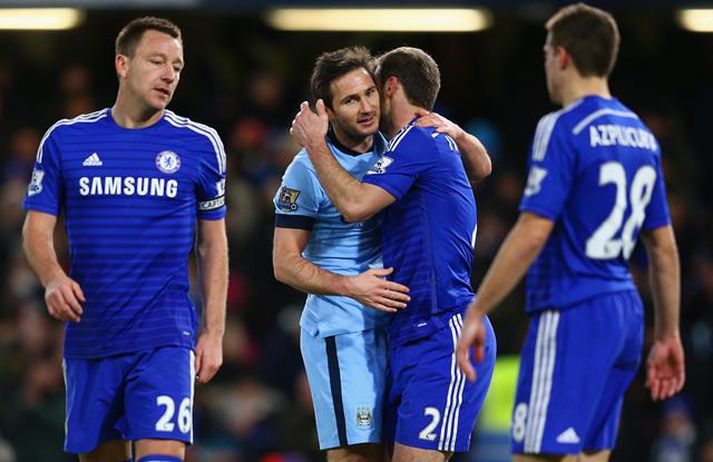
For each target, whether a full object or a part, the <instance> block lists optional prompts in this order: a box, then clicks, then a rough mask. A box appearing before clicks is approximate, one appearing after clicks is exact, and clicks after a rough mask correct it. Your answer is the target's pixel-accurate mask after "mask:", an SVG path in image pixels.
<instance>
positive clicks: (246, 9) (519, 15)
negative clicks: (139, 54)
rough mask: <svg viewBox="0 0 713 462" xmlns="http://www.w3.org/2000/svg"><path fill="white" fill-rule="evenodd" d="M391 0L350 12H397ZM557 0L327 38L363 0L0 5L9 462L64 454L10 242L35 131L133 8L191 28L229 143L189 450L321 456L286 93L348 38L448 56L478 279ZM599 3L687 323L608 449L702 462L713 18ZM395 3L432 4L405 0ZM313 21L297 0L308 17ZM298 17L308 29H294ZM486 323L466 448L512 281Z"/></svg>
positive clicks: (539, 75)
mask: <svg viewBox="0 0 713 462" xmlns="http://www.w3.org/2000/svg"><path fill="white" fill-rule="evenodd" d="M60 3H61V4H60ZM302 3H304V4H302ZM335 3H336V2H324V1H323V2H319V1H316V2H310V3H309V6H311V7H315V6H316V7H333V6H335ZM385 3H386V2H359V4H358V6H359V7H360V8H364V7H366V6H373V7H385V6H389V7H402V6H406V5H399V4H395V3H393V2H389V5H386V4H385ZM433 3H435V2H433ZM564 4H565V2H547V1H540V2H536V3H534V2H527V1H516V0H510V1H507V2H506V1H499V2H497V1H490V2H488V1H483V2H478V3H477V4H476V3H475V2H470V3H465V4H464V3H460V4H453V6H454V7H459V8H466V9H467V11H466V12H463V11H459V12H456V19H458V21H460V20H461V19H464V18H465V20H470V22H466V23H465V25H463V26H460V27H461V30H460V31H447V32H446V31H428V32H425V31H423V29H424V28H425V27H431V28H442V27H445V26H449V25H453V24H455V23H456V19H453V18H451V19H445V20H444V22H443V23H440V22H439V20H438V19H437V14H438V11H435V12H429V13H428V16H427V17H428V18H429V19H428V20H423V19H420V20H418V19H417V21H416V25H415V26H408V27H407V26H403V29H406V30H401V31H393V30H382V31H365V30H364V29H365V28H369V27H375V26H377V25H378V23H379V22H380V21H379V20H378V19H377V18H381V19H383V18H387V19H388V20H386V21H381V22H383V23H385V27H386V28H387V29H389V28H391V29H393V28H396V27H400V26H399V25H400V24H401V22H400V19H403V18H404V17H406V16H407V15H406V13H404V12H398V11H397V12H385V11H380V12H377V15H376V16H375V17H368V18H367V20H366V25H357V26H354V25H352V26H349V25H348V24H347V25H342V26H340V27H343V28H349V27H351V28H353V29H357V30H351V31H318V30H315V27H318V26H319V25H320V24H322V25H324V24H325V23H328V24H332V23H334V24H336V21H337V20H341V19H356V18H357V13H356V12H354V11H352V12H339V13H338V14H337V17H336V19H330V20H328V21H325V20H321V21H320V22H318V24H317V25H309V24H307V25H304V24H303V25H300V24H299V23H291V22H289V21H287V22H285V19H284V11H282V12H280V11H277V10H276V9H277V7H285V6H289V7H291V8H295V7H301V6H308V5H307V3H306V2H295V1H280V2H278V1H269V0H243V1H239V0H235V1H230V0H203V1H201V0H121V1H119V0H95V1H91V0H86V1H81V0H75V1H64V2H53V1H50V0H46V1H30V0H28V1H24V2H16V3H15V4H14V5H13V4H11V3H8V2H0V28H2V30H0V274H2V275H4V277H3V278H2V279H1V280H0V284H2V287H0V291H1V293H2V294H3V296H2V297H1V298H0V462H11V461H48V462H53V461H65V460H76V459H75V458H74V457H70V456H67V455H64V454H63V453H62V451H61V447H62V438H63V431H64V387H63V382H62V374H61V368H60V363H61V342H62V331H63V328H62V325H61V324H60V323H58V322H55V321H54V320H52V319H51V318H50V317H49V316H48V315H47V313H46V310H45V307H44V303H43V290H42V288H41V287H40V286H39V285H38V282H37V281H36V279H35V278H34V276H33V274H32V273H31V271H30V269H29V268H28V265H27V263H26V262H25V259H24V256H23V254H22V251H21V242H20V241H21V237H20V233H21V226H22V220H23V218H24V212H23V211H22V210H21V208H20V204H21V201H22V198H23V194H24V191H25V188H26V185H27V183H28V180H29V176H30V172H31V170H32V165H33V161H34V157H35V152H36V150H37V147H38V143H39V141H40V139H41V137H42V135H43V133H44V131H45V130H46V129H47V128H48V127H49V126H50V125H52V124H53V123H54V122H55V121H56V120H57V119H59V118H64V117H74V116H76V115H78V114H81V113H86V112H90V111H94V110H97V109H101V108H104V107H108V106H111V105H112V104H113V102H114V98H115V92H116V88H117V82H116V77H115V75H114V69H113V57H114V52H113V49H114V48H113V41H114V38H115V36H116V34H117V32H118V31H119V29H120V28H121V27H122V26H123V25H124V24H125V23H126V22H128V21H129V20H131V19H133V18H134V17H137V16H143V15H147V14H152V15H159V16H164V17H167V18H169V19H171V20H173V21H175V22H176V23H177V24H178V25H179V26H180V27H181V28H182V29H183V34H184V47H185V58H186V64H187V65H186V68H185V71H184V74H183V76H182V79H181V84H180V86H179V88H178V90H177V93H176V96H175V98H174V100H173V102H172V104H171V109H173V110H174V111H175V112H177V113H178V114H181V115H184V116H188V117H190V118H192V119H193V120H197V121H200V122H203V123H206V124H209V125H211V126H213V127H215V128H216V129H217V130H218V131H219V133H220V134H221V136H222V138H223V141H224V143H225V147H226V151H227V154H228V176H229V178H228V190H227V195H228V207H229V214H228V218H227V226H228V235H229V239H230V247H231V256H230V257H231V258H230V266H231V275H230V288H229V296H228V321H227V330H226V338H225V363H224V366H223V368H222V369H221V371H220V372H219V373H218V375H217V376H216V378H215V379H214V380H213V382H212V383H210V384H208V385H205V386H201V387H199V388H198V390H197V394H196V403H195V433H196V435H197V439H196V444H195V445H193V446H192V447H191V448H190V450H189V460H190V461H201V462H219V461H220V462H229V461H240V462H242V461H248V462H252V461H256V462H288V461H289V462H311V461H321V460H323V458H322V456H321V455H320V453H319V451H317V449H316V437H315V431H314V421H313V420H314V416H313V413H312V404H311V401H310V396H309V390H308V386H307V382H306V379H305V376H304V373H303V368H302V361H301V357H300V354H299V349H298V333H299V327H298V320H299V316H300V313H301V308H302V303H303V301H304V295H303V294H300V293H298V292H296V291H294V290H292V289H290V288H288V287H286V286H284V285H282V284H280V283H279V282H277V281H276V280H275V279H274V277H273V274H272V265H271V247H272V233H273V231H272V228H273V206H272V202H271V199H272V197H273V195H274V193H275V191H276V189H277V187H278V185H279V183H280V177H281V174H282V172H283V171H284V169H285V167H286V166H287V165H288V164H289V162H290V161H291V159H292V157H293V155H294V154H295V153H296V152H297V150H298V146H296V145H295V144H294V142H293V140H292V139H291V138H290V136H289V133H288V128H289V124H290V122H291V120H292V118H293V116H294V114H295V113H296V112H297V110H298V104H299V102H300V101H302V100H304V99H308V98H309V93H308V83H307V82H308V79H309V75H310V71H311V68H312V65H313V62H314V59H315V58H316V57H317V55H319V54H320V53H321V52H323V51H327V50H333V49H337V48H340V47H344V46H350V45H363V46H366V47H368V48H370V49H371V50H372V51H373V52H374V53H379V52H383V51H388V50H389V49H391V48H394V47H396V46H401V45H411V46H417V47H421V48H423V49H424V50H426V51H428V52H429V53H431V54H432V56H433V57H434V58H435V59H436V61H437V62H438V63H439V64H440V67H441V72H442V82H443V87H442V90H441V94H440V97H439V100H438V105H437V108H436V110H437V111H438V112H441V113H442V114H444V115H446V116H447V117H449V118H451V119H452V120H454V121H456V122H458V123H459V124H460V125H461V126H463V127H464V128H466V129H467V130H468V131H470V132H471V133H474V134H475V135H477V136H478V137H480V139H481V140H482V141H483V143H484V144H485V145H486V146H487V148H488V150H489V152H490V155H491V157H492V159H493V164H494V171H493V174H492V175H491V176H490V178H488V179H486V180H485V181H483V182H482V183H481V184H479V185H478V186H477V188H476V198H477V202H478V207H479V210H478V212H479V235H478V241H477V247H476V253H477V257H476V263H475V267H474V272H473V282H474V284H475V285H476V286H477V284H478V282H479V281H480V279H481V277H482V275H483V274H484V272H485V270H486V269H487V268H488V266H489V264H490V262H491V260H492V258H493V256H494V254H495V252H496V251H497V249H498V247H499V245H500V244H501V242H502V240H503V239H504V237H505V235H506V233H507V231H508V229H509V228H510V227H511V225H512V224H513V223H514V220H515V218H516V216H517V205H518V202H519V199H520V194H521V191H522V188H523V173H524V171H525V158H526V155H527V150H528V146H529V143H530V139H531V137H532V135H533V133H534V129H535V125H536V123H537V121H538V119H539V117H541V116H542V115H543V114H545V113H546V112H549V111H552V110H554V109H555V108H554V107H553V106H552V105H551V104H550V103H549V101H548V98H547V94H546V88H545V82H544V72H543V53H542V45H543V42H544V39H545V32H544V28H543V24H544V22H545V20H546V19H547V18H548V17H549V16H550V15H551V14H552V13H554V11H556V10H557V8H558V7H559V6H562V5H564ZM594 4H595V5H597V6H601V7H604V8H606V9H608V10H609V11H611V12H612V13H614V14H615V16H616V18H617V20H618V21H619V26H620V29H621V33H622V47H621V53H620V57H619V62H618V65H617V67H616V69H615V71H614V75H613V77H612V81H611V86H612V90H613V92H614V94H615V95H616V96H617V97H618V98H619V99H620V100H621V101H623V102H624V104H626V105H628V106H630V107H631V108H633V109H634V110H636V111H637V112H638V113H639V114H640V115H641V116H642V118H643V119H645V121H646V123H647V124H648V125H649V127H650V128H651V129H652V130H653V132H654V134H655V135H656V136H657V137H658V140H659V142H660V144H661V146H662V148H663V152H664V165H665V174H666V183H667V186H668V192H669V201H670V207H671V212H672V215H673V220H674V226H675V229H676V232H677V238H678V243H679V246H680V252H681V264H682V282H683V284H682V285H683V287H682V303H683V305H682V325H681V328H682V335H683V340H684V345H685V348H686V354H687V357H686V360H687V371H688V382H687V384H686V387H685V389H684V393H683V394H682V395H681V396H680V397H678V398H676V399H674V400H671V401H668V402H665V403H663V404H653V403H651V401H650V399H649V398H648V394H647V390H646V389H645V388H644V385H643V383H644V379H643V374H639V376H638V377H637V379H636V380H635V382H634V384H633V385H632V387H631V388H630V389H629V391H628V393H627V396H626V402H625V405H624V410H623V415H622V421H621V427H620V432H619V443H618V448H617V450H616V451H615V453H614V456H613V457H612V460H614V461H627V462H638V461H655V462H686V461H695V462H712V461H713V239H712V238H711V236H713V214H712V212H713V181H711V177H713V148H712V147H711V146H713V72H712V71H713V34H710V33H706V32H705V31H704V30H706V28H710V27H711V26H713V19H712V18H711V17H710V15H711V13H710V12H708V13H706V12H705V11H703V10H701V11H698V13H690V12H689V13H686V14H688V16H686V15H685V14H684V12H682V11H681V10H680V8H681V7H682V6H684V5H683V4H682V2H673V1H671V2H665V1H653V2H652V1H631V2H626V4H625V5H624V4H623V2H615V1H611V2H594ZM340 5H341V4H340ZM6 6H7V7H8V8H9V7H13V6H23V7H25V6H38V7H49V6H64V7H76V8H78V9H77V10H72V11H68V12H64V13H63V14H64V15H65V16H61V18H64V19H62V21H65V22H64V23H61V21H60V23H54V22H50V21H49V20H48V18H52V16H51V14H50V13H51V12H48V11H44V12H41V13H40V14H39V19H34V20H32V21H34V22H31V24H35V27H44V28H55V29H56V30H18V29H19V28H20V27H21V26H25V27H26V26H27V24H29V23H26V22H21V21H22V20H20V19H18V18H9V19H8V18H7V17H6V16H5V15H6V13H8V10H7V9H6V8H5V7H6ZM408 6H418V7H419V8H426V7H431V6H433V5H432V4H429V3H427V2H423V1H411V2H409V3H408ZM687 6H695V7H698V8H703V7H704V6H706V5H702V4H700V3H699V4H697V5H696V4H690V5H687ZM708 6H711V7H713V4H711V5H708ZM438 7H439V8H440V9H443V8H444V6H443V5H438ZM22 12H24V13H27V10H23V11H22ZM278 13H279V14H278ZM298 13H299V12H298ZM706 14H708V15H709V16H706ZM316 15H317V12H314V11H313V12H308V13H307V14H306V16H307V19H310V18H315V17H317V16H316ZM706 18H708V19H707V20H706ZM38 23H40V24H39V26H37V24H38ZM443 24H445V26H443ZM63 27H67V28H66V29H62V28H63ZM300 27H303V28H306V29H307V30H292V29H294V28H300ZM63 239H64V237H63V234H62V232H61V231H59V232H58V252H60V254H61V255H63V256H64V257H63V258H64V261H65V264H66V246H65V245H64V240H63ZM645 265H646V260H645V255H642V252H638V253H637V254H636V255H635V257H634V259H633V263H632V267H633V270H634V272H635V274H636V277H637V282H638V284H639V286H640V288H641V292H642V295H643V296H644V298H645V301H646V305H647V350H648V345H649V344H650V337H651V328H652V325H651V322H652V312H651V299H650V297H649V295H648V288H647V282H646V277H645V267H646V266H645ZM493 321H494V324H495V328H496V332H497V335H498V347H499V355H500V357H501V359H500V364H499V366H498V369H497V372H496V376H495V379H494V384H493V387H492V389H491V392H490V397H489V401H488V404H487V408H486V409H485V410H484V412H483V415H482V416H481V419H480V422H479V431H478V432H477V434H476V436H475V438H474V445H473V446H474V447H473V451H472V453H471V454H468V455H462V456H459V458H457V459H456V460H457V461H468V460H471V461H481V462H484V461H501V460H508V455H507V454H508V451H507V448H508V443H507V437H508V436H507V435H508V431H509V428H508V426H509V413H510V408H511V406H512V392H513V390H514V379H515V376H516V373H517V372H516V371H517V353H518V351H519V347H520V344H521V342H522V339H523V337H524V334H525V331H526V327H527V318H526V316H525V315H524V313H523V297H522V288H520V289H519V291H518V292H517V293H516V294H515V295H514V296H512V297H510V298H509V299H508V300H507V301H506V303H504V305H503V306H501V307H500V309H499V310H498V311H497V312H496V313H495V314H494V316H493ZM593 373H596V371H593Z"/></svg>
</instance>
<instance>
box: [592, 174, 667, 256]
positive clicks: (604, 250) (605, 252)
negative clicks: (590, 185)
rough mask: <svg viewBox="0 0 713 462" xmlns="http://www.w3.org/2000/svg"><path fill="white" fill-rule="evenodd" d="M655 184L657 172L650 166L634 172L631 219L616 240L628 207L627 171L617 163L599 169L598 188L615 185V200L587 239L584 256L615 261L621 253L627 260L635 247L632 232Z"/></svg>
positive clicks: (640, 217) (643, 218)
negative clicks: (607, 214) (607, 213)
mask: <svg viewBox="0 0 713 462" xmlns="http://www.w3.org/2000/svg"><path fill="white" fill-rule="evenodd" d="M655 181H656V170H654V169H653V168H652V167H651V166H649V165H645V166H643V167H641V168H640V169H639V170H637V171H636V174H635V175H634V179H633V180H632V182H631V189H630V190H629V191H628V192H629V202H630V203H631V216H629V219H628V220H626V223H624V227H623V230H622V233H621V239H616V238H615V237H614V236H615V235H616V234H617V233H618V232H619V230H621V229H622V222H623V221H624V212H625V210H626V206H627V198H626V195H627V194H626V193H627V185H626V171H625V170H624V167H623V166H622V165H621V164H620V163H619V162H607V163H605V164H603V165H602V166H601V169H600V170H599V186H604V185H606V184H609V183H614V185H615V186H616V200H615V202H614V206H613V207H612V210H611V212H610V213H609V216H608V217H607V218H606V219H605V220H604V221H603V222H602V224H601V225H599V227H598V228H597V229H596V231H594V233H593V234H592V235H591V236H590V237H589V239H587V243H586V254H587V256H588V257H589V258H594V259H597V260H606V259H611V258H616V257H618V256H619V254H620V253H622V252H623V255H624V258H626V259H628V258H629V256H630V255H631V252H632V251H633V250H634V246H635V244H636V238H635V237H634V231H635V230H636V229H637V228H639V227H640V226H641V225H642V224H643V223H644V220H645V219H646V206H647V205H649V202H651V196H652V195H653V192H654V183H655Z"/></svg>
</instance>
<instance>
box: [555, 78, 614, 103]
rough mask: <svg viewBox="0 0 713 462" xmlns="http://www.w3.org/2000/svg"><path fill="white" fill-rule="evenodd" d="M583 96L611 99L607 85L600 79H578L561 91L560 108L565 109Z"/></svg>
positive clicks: (605, 81)
mask: <svg viewBox="0 0 713 462" xmlns="http://www.w3.org/2000/svg"><path fill="white" fill-rule="evenodd" d="M585 96H601V97H602V98H611V92H610V91H609V84H608V83H607V80H606V79H603V78H601V77H580V78H578V79H576V80H574V81H572V83H571V84H570V85H569V86H567V87H566V88H564V89H563V91H562V107H567V106H569V105H570V104H572V103H574V102H575V101H577V100H580V99H582V98H584V97H585Z"/></svg>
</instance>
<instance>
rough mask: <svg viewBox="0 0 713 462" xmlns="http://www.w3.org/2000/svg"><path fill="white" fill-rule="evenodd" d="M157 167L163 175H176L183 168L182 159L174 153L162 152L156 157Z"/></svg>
mask: <svg viewBox="0 0 713 462" xmlns="http://www.w3.org/2000/svg"><path fill="white" fill-rule="evenodd" d="M156 167H158V169H159V170H161V171H162V172H163V173H176V172H177V171H178V169H179V168H181V158H180V157H178V154H176V153H175V152H173V151H161V152H159V153H158V155H157V156H156Z"/></svg>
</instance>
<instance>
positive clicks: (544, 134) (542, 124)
mask: <svg viewBox="0 0 713 462" xmlns="http://www.w3.org/2000/svg"><path fill="white" fill-rule="evenodd" d="M580 104H582V100H581V99H580V100H579V101H577V102H575V103H572V104H570V105H569V106H567V107H566V108H564V109H560V110H559V111H556V112H550V113H549V114H546V115H545V116H543V117H542V118H541V119H540V121H539V122H538V123H537V128H536V129H535V139H534V140H533V142H532V159H533V160H538V161H541V160H544V159H545V155H546V154H547V146H548V145H549V144H550V137H551V136H552V131H553V130H554V128H555V124H556V123H557V119H559V117H560V116H561V115H562V114H566V113H568V112H569V111H571V110H572V109H574V108H576V107H577V106H579V105H580Z"/></svg>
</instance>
